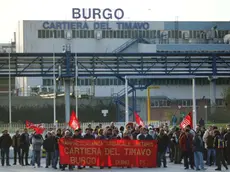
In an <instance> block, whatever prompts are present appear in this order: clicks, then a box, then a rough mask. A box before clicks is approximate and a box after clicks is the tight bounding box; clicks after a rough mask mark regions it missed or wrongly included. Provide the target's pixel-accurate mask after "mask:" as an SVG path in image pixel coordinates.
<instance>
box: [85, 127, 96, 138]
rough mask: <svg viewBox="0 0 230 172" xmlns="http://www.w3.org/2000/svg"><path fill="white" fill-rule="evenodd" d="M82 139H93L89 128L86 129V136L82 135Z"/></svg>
mask: <svg viewBox="0 0 230 172" xmlns="http://www.w3.org/2000/svg"><path fill="white" fill-rule="evenodd" d="M84 139H88V140H91V139H95V137H94V135H93V134H92V130H91V129H90V128H86V134H85V135H84Z"/></svg>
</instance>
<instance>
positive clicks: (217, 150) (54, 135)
mask: <svg viewBox="0 0 230 172" xmlns="http://www.w3.org/2000/svg"><path fill="white" fill-rule="evenodd" d="M83 133H84V134H83ZM62 137H64V138H73V139H101V140H104V139H107V140H109V139H129V140H157V143H158V153H157V166H158V167H164V168H167V160H166V155H167V153H168V154H169V160H170V161H171V162H172V163H175V164H182V162H183V163H184V168H185V170H187V169H189V168H191V169H194V170H206V168H205V163H204V162H205V160H206V166H216V167H217V168H216V170H217V171H221V169H222V166H224V167H225V168H226V169H228V166H227V165H230V125H228V126H227V127H226V129H225V128H219V129H218V128H217V127H216V126H210V127H209V128H208V129H205V128H204V127H201V126H200V125H197V127H196V128H195V129H191V126H189V125H188V126H187V127H185V128H184V129H180V128H178V127H176V126H174V127H173V128H172V129H170V128H169V126H168V125H167V124H165V125H162V126H160V127H158V128H154V126H151V125H149V126H145V127H142V126H137V125H135V124H133V123H130V124H128V125H126V126H125V127H120V128H117V127H116V126H115V125H114V123H111V125H110V126H106V127H105V128H103V127H102V125H101V124H100V125H99V126H96V127H95V128H94V129H93V128H92V127H91V125H90V124H89V126H88V128H86V129H85V131H84V132H83V131H82V130H81V129H80V128H79V129H77V130H75V131H73V132H72V131H71V130H69V129H63V130H62V129H58V130H57V131H54V130H50V131H48V132H47V133H46V134H45V135H44V136H42V135H41V134H37V133H32V134H29V133H28V130H27V129H24V132H23V133H21V134H20V133H19V131H17V132H16V133H15V135H14V136H13V137H12V138H11V136H10V135H9V133H8V131H7V130H5V131H3V134H2V136H1V137H0V148H1V165H2V166H4V165H6V166H10V163H9V152H10V147H11V146H12V147H13V151H14V164H13V165H16V164H17V163H19V164H20V165H22V166H29V165H31V166H34V167H36V166H37V167H38V168H39V167H41V162H40V161H41V151H42V149H44V150H45V151H46V166H45V167H46V168H49V167H50V166H51V167H52V168H53V169H58V167H59V168H60V169H61V170H65V169H66V168H67V165H64V164H59V149H58V140H59V139H60V138H62ZM30 146H31V148H32V157H31V162H29V159H28V157H29V149H30ZM35 165H36V166H35ZM68 167H69V170H73V168H75V167H74V166H70V165H69V166H68ZM82 168H84V167H81V166H78V169H82ZM100 168H103V167H100ZM110 168H111V167H110Z"/></svg>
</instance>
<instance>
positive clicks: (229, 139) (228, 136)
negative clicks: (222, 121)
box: [224, 126, 230, 165]
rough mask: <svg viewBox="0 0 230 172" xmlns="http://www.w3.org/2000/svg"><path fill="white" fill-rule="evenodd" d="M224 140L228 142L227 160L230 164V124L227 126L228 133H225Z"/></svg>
mask: <svg viewBox="0 0 230 172" xmlns="http://www.w3.org/2000/svg"><path fill="white" fill-rule="evenodd" d="M224 140H225V142H226V143H227V144H226V154H227V157H226V159H227V162H228V165H230V126H228V128H227V133H226V134H225V135H224Z"/></svg>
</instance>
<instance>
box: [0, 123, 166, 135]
mask: <svg viewBox="0 0 230 172" xmlns="http://www.w3.org/2000/svg"><path fill="white" fill-rule="evenodd" d="M165 123H170V122H169V121H150V124H151V125H155V126H156V127H157V125H160V124H165ZM89 124H91V127H92V128H95V127H96V126H99V124H102V127H103V128H105V127H106V126H110V124H111V122H103V123H100V122H87V123H81V128H82V130H83V132H84V131H85V129H86V128H88V125H89ZM114 124H115V126H116V127H117V128H118V129H119V128H120V127H121V126H125V122H114ZM145 124H148V122H145ZM42 125H43V126H44V127H45V128H46V130H50V129H53V130H56V129H57V128H60V129H64V128H69V127H68V124H66V123H58V124H57V126H55V125H54V124H46V123H44V124H42ZM24 128H25V124H17V123H15V124H11V126H10V125H9V124H0V130H1V131H3V130H8V131H9V133H11V134H13V133H15V132H16V131H17V130H19V131H20V132H22V131H23V130H24Z"/></svg>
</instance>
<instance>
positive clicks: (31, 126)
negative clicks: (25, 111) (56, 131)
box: [26, 121, 45, 134]
mask: <svg viewBox="0 0 230 172" xmlns="http://www.w3.org/2000/svg"><path fill="white" fill-rule="evenodd" d="M26 128H29V129H32V130H34V131H35V132H36V133H37V134H42V133H43V132H44V131H45V128H44V127H43V126H42V125H41V124H39V125H38V126H37V125H36V124H34V123H32V122H30V121H26Z"/></svg>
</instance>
